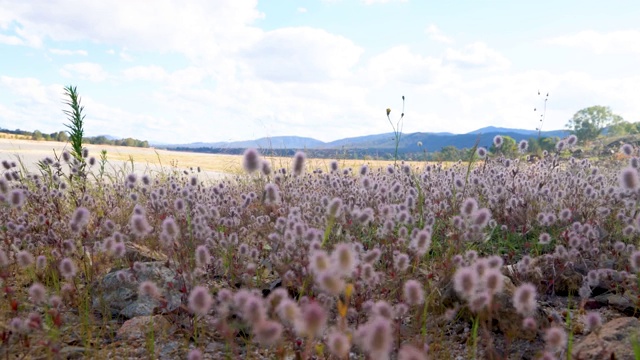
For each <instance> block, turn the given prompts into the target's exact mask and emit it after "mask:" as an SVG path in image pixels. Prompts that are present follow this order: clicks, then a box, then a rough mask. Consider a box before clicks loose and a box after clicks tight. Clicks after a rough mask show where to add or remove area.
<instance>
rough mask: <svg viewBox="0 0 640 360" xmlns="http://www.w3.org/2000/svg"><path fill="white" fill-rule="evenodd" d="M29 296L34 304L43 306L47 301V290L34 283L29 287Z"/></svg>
mask: <svg viewBox="0 0 640 360" xmlns="http://www.w3.org/2000/svg"><path fill="white" fill-rule="evenodd" d="M29 296H30V297H31V301H33V303H34V304H41V303H43V302H45V301H46V300H47V290H46V289H45V287H44V285H42V284H40V283H33V285H31V286H30V287H29Z"/></svg>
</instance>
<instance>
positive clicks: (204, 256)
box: [196, 245, 211, 267]
mask: <svg viewBox="0 0 640 360" xmlns="http://www.w3.org/2000/svg"><path fill="white" fill-rule="evenodd" d="M210 262H211V255H210V254H209V249H208V248H207V247H206V246H205V245H199V246H198V247H197V248H196V266H198V267H205V266H207V265H209V263H210Z"/></svg>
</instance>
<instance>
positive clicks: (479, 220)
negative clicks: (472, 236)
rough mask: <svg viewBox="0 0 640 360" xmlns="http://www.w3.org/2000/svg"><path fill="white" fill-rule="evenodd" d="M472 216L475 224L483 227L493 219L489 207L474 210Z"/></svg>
mask: <svg viewBox="0 0 640 360" xmlns="http://www.w3.org/2000/svg"><path fill="white" fill-rule="evenodd" d="M472 218H473V223H474V225H477V226H479V227H480V228H481V229H482V228H484V227H485V226H487V224H488V223H489V220H491V211H490V210H489V209H487V208H482V209H478V210H476V211H474V212H473V215H472Z"/></svg>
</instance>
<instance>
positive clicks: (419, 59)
mask: <svg viewBox="0 0 640 360" xmlns="http://www.w3.org/2000/svg"><path fill="white" fill-rule="evenodd" d="M363 72H364V73H363V74H362V78H363V79H366V80H370V81H372V82H373V84H376V85H377V86H384V85H385V84H388V83H393V82H401V83H408V84H414V85H428V84H433V83H435V82H439V81H443V79H444V78H445V77H448V76H451V75H452V74H451V72H450V71H449V70H448V69H447V68H445V67H444V66H443V65H442V61H441V60H440V59H438V58H435V57H430V56H421V55H419V54H415V53H413V52H412V51H411V49H410V48H409V47H408V46H396V47H393V48H391V49H389V50H387V51H385V52H383V53H380V54H378V55H376V56H374V57H372V58H371V60H369V63H368V65H367V67H366V68H365V70H364V71H363Z"/></svg>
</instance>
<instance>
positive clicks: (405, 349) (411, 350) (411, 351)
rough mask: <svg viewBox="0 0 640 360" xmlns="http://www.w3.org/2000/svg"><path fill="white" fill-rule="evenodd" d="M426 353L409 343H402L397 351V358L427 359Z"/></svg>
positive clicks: (404, 359)
mask: <svg viewBox="0 0 640 360" xmlns="http://www.w3.org/2000/svg"><path fill="white" fill-rule="evenodd" d="M427 359H429V357H427V354H426V353H425V352H424V351H422V350H420V349H418V348H417V347H415V346H413V345H410V344H403V345H402V346H401V347H400V351H398V360H427Z"/></svg>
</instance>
